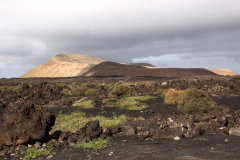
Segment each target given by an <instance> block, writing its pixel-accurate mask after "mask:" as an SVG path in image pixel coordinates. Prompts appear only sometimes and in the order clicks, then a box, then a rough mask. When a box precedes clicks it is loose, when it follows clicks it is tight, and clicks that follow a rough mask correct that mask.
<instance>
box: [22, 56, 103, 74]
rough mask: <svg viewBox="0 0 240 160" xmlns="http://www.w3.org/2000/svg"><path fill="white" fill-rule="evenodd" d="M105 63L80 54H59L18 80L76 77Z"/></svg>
mask: <svg viewBox="0 0 240 160" xmlns="http://www.w3.org/2000/svg"><path fill="white" fill-rule="evenodd" d="M101 62H105V60H102V59H99V58H94V57H90V56H86V55H82V54H73V53H61V54H58V55H56V56H55V57H53V58H51V59H50V60H48V61H47V62H45V63H43V64H41V65H39V66H38V67H36V68H34V69H32V70H31V71H29V72H27V73H26V74H24V75H23V76H21V77H20V78H30V77H76V76H81V75H82V74H83V73H85V72H86V71H88V70H89V69H91V68H92V67H94V66H95V65H97V64H99V63H101Z"/></svg>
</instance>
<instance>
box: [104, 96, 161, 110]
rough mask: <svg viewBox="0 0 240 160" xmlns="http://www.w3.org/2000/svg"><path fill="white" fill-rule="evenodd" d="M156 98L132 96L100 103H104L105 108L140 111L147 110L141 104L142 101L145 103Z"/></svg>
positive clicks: (145, 105) (143, 104)
mask: <svg viewBox="0 0 240 160" xmlns="http://www.w3.org/2000/svg"><path fill="white" fill-rule="evenodd" d="M153 98H156V97H152V96H149V95H146V96H133V97H124V98H121V99H116V98H114V99H113V98H112V99H110V98H109V99H104V100H103V101H102V102H103V103H105V106H106V107H119V108H120V109H128V110H142V109H144V108H147V107H148V105H147V104H145V103H143V101H147V100H150V99H153Z"/></svg>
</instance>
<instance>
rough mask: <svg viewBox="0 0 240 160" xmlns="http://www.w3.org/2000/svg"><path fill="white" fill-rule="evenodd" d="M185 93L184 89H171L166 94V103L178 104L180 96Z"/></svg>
mask: <svg viewBox="0 0 240 160" xmlns="http://www.w3.org/2000/svg"><path fill="white" fill-rule="evenodd" d="M182 93H183V91H181V90H179V91H177V90H174V89H170V90H169V91H168V92H167V94H166V95H165V96H164V103H165V104H178V97H179V96H180V95H181V94H182Z"/></svg>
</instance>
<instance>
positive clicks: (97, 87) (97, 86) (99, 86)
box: [95, 85, 103, 89]
mask: <svg viewBox="0 0 240 160" xmlns="http://www.w3.org/2000/svg"><path fill="white" fill-rule="evenodd" d="M102 86H103V85H96V86H95V88H96V89H99V88H101V87H102Z"/></svg>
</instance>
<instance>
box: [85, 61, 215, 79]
mask: <svg viewBox="0 0 240 160" xmlns="http://www.w3.org/2000/svg"><path fill="white" fill-rule="evenodd" d="M207 75H216V74H215V73H213V72H211V71H209V70H207V69H202V68H157V67H156V68H154V67H153V68H146V67H142V66H134V65H127V64H120V63H116V62H109V61H107V62H102V63H99V64H98V65H96V66H94V67H93V68H91V69H90V70H89V71H87V72H86V73H84V74H83V76H95V77H101V76H106V77H108V76H131V77H138V76H139V77H140V76H141V77H185V76H207Z"/></svg>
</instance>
